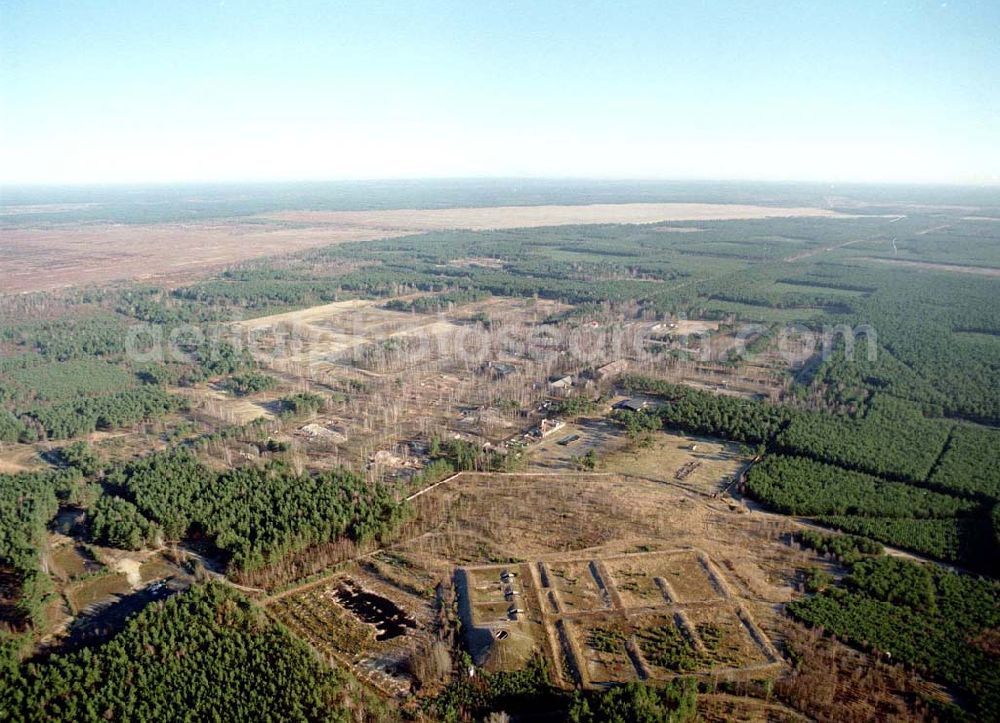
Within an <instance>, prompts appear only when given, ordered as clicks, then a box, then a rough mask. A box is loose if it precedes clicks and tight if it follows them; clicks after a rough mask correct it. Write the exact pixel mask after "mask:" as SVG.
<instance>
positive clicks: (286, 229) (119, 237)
mask: <svg viewBox="0 0 1000 723" xmlns="http://www.w3.org/2000/svg"><path fill="white" fill-rule="evenodd" d="M836 215H838V214H836V213H834V212H832V211H826V210H823V209H819V208H782V207H769V206H745V205H733V204H700V203H630V204H598V205H590V206H507V207H494V208H455V209H433V210H393V211H337V212H318V211H317V212H309V211H296V212H286V213H277V214H270V215H268V216H261V217H255V218H249V219H234V220H220V221H215V222H205V223H197V224H177V223H173V224H146V225H140V224H136V225H121V224H87V225H69V224H67V225H46V226H38V227H25V228H9V229H4V230H3V231H2V232H0V259H2V264H0V293H24V292H30V291H44V290H50V289H57V288H62V287H67V286H79V285H82V284H89V283H107V282H111V281H117V280H123V279H149V278H158V277H163V278H165V280H166V281H167V282H168V283H170V282H173V283H182V282H184V281H188V280H190V279H192V278H196V277H198V276H201V275H204V274H206V273H208V272H211V271H213V270H217V269H219V268H221V267H223V266H225V265H227V264H231V263H233V262H236V261H241V260H244V259H251V258H258V257H261V256H270V255H275V254H283V253H291V252H294V251H300V250H303V249H307V248H314V247H317V246H327V245H330V244H336V243H344V242H348V241H366V240H373V239H379V238H388V237H392V236H403V235H406V234H412V233H420V232H422V231H435V230H443V229H461V228H466V229H496V228H518V227H526V226H560V225H567V224H593V223H658V222H664V221H704V220H712V219H720V220H726V219H752V218H771V217H789V216H836Z"/></svg>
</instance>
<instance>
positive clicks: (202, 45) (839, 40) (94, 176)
mask: <svg viewBox="0 0 1000 723" xmlns="http://www.w3.org/2000/svg"><path fill="white" fill-rule="evenodd" d="M0 52H2V55H0V135H2V137H0V180H5V181H8V182H11V181H14V182H20V181H31V182H36V181H40V182H81V181H82V182H88V181H93V182H108V181H147V180H151V181H172V180H235V179H243V180H253V179H336V178H375V177H421V176H437V177H440V176H494V175H500V176H520V175H525V176H591V177H646V178H689V177H693V178H746V179H758V178H759V179H815V180H910V181H959V182H964V181H972V182H983V181H993V182H996V181H997V180H998V179H1000V0H981V1H979V2H971V1H970V2H962V1H960V0H949V1H948V2H941V1H940V0H939V1H938V2H924V1H922V0H909V1H906V0H888V1H886V2H879V1H878V0H858V1H851V0H830V1H829V2H826V1H824V0H812V1H809V2H763V1H760V2H699V1H697V0H687V1H671V0H658V1H654V2H627V1H625V0H606V1H604V2H548V1H546V0H534V1H533V2H516V1H514V2H507V1H504V0H500V1H498V2H491V3H486V2H474V1H473V2H470V1H469V0H464V1H462V2H434V1H433V0H424V1H423V2H368V1H365V2H362V1H360V0H358V1H357V2H350V3H346V2H295V1H294V0H289V1H287V2H282V1H280V0H272V1H271V2H238V1H237V0H221V1H219V2H214V3H213V2H210V0H201V1H197V2H184V1H178V0H174V1H171V2H167V1H163V2H159V1H154V0H122V1H120V2H112V1H107V2H46V1H45V0H30V1H24V2H22V1H20V0H0Z"/></svg>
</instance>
